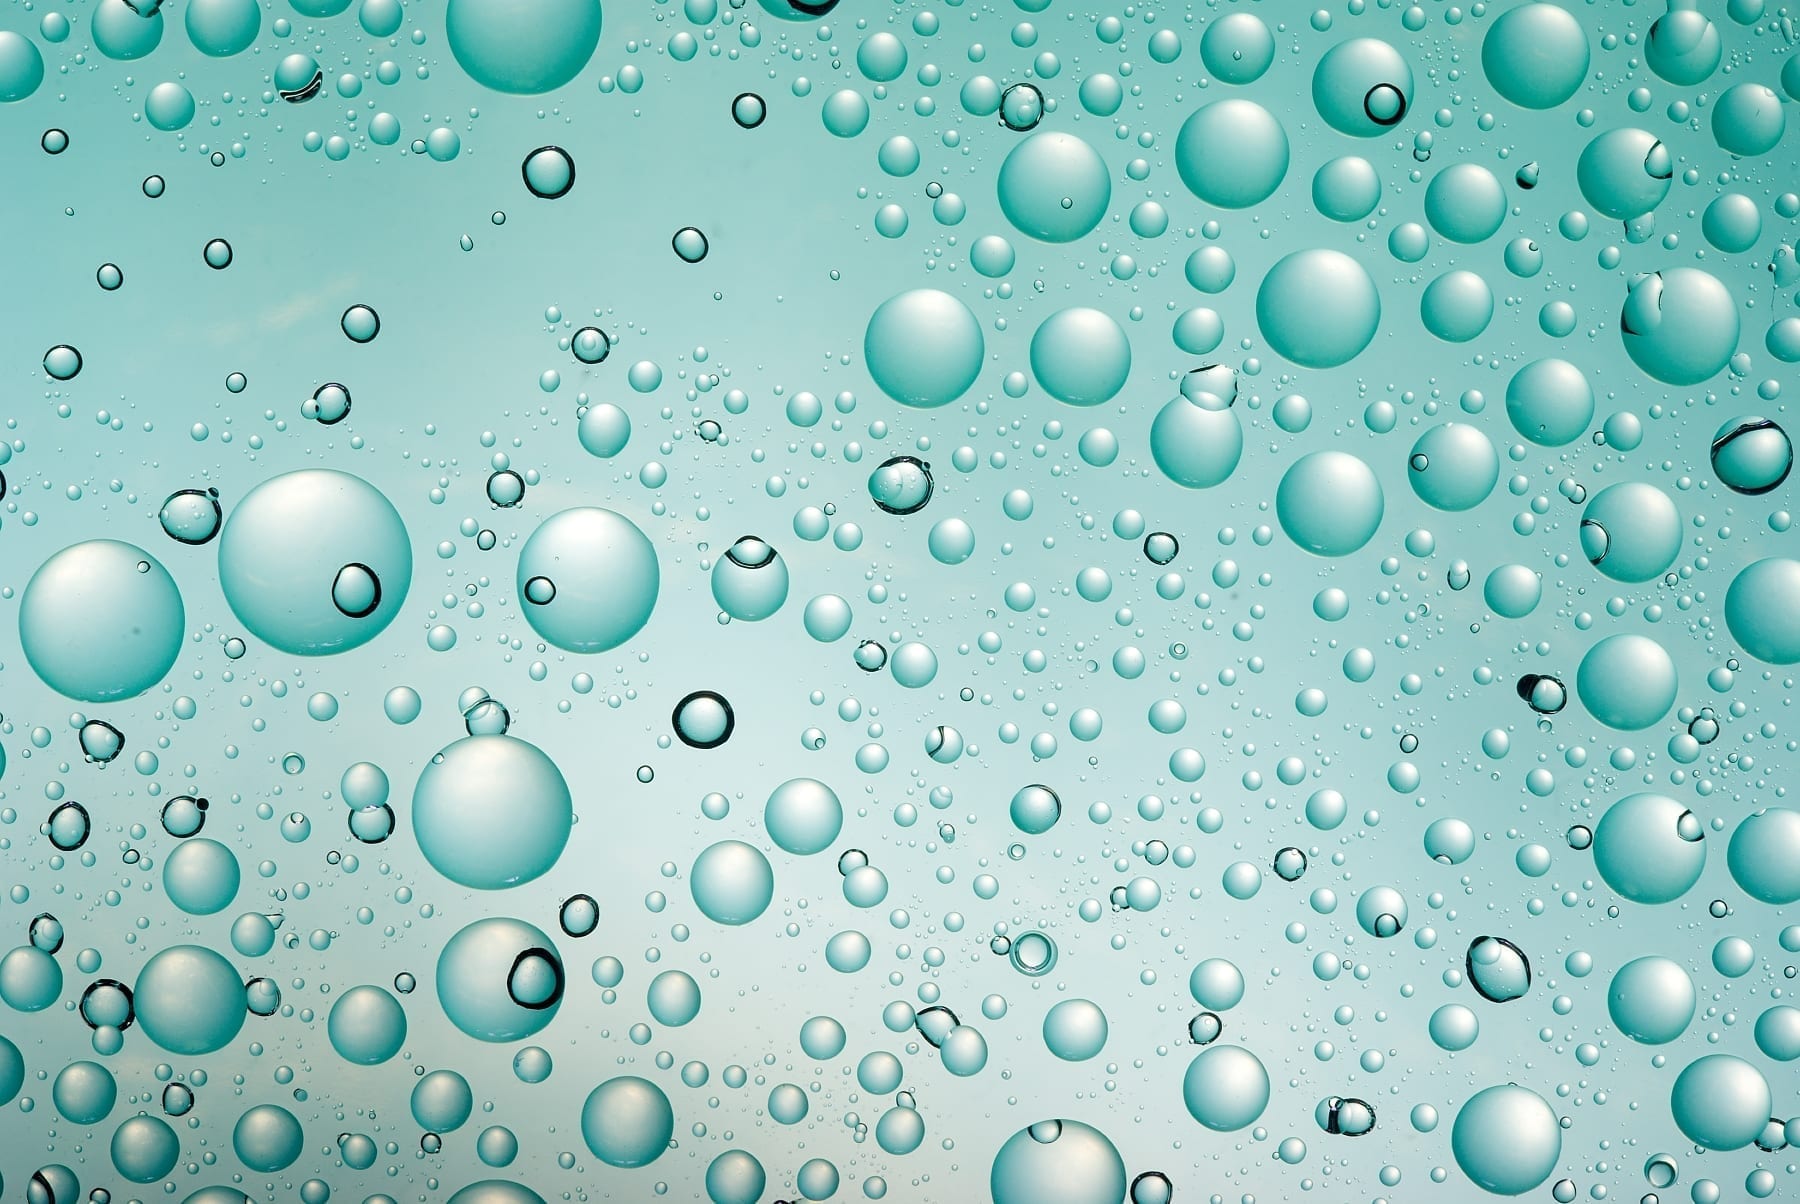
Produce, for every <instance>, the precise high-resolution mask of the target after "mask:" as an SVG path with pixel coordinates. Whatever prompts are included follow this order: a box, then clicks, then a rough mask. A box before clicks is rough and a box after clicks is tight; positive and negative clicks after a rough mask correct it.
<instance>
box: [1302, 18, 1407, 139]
mask: <svg viewBox="0 0 1800 1204" xmlns="http://www.w3.org/2000/svg"><path fill="white" fill-rule="evenodd" d="M1412 94H1413V74H1412V68H1411V67H1409V66H1407V63H1406V60H1405V59H1404V58H1402V57H1401V55H1400V52H1399V51H1398V50H1395V49H1394V48H1393V47H1392V46H1390V45H1388V44H1387V43H1386V42H1383V41H1381V40H1379V39H1377V38H1351V39H1350V40H1349V41H1347V42H1339V43H1338V44H1337V45H1335V46H1333V47H1332V48H1331V49H1330V50H1327V51H1326V52H1325V54H1324V55H1323V56H1322V57H1321V58H1320V59H1319V65H1318V66H1317V67H1315V68H1314V69H1313V79H1312V98H1313V107H1315V108H1316V109H1318V110H1319V116H1321V117H1323V118H1324V119H1325V123H1326V124H1327V125H1329V126H1330V127H1331V128H1332V129H1334V130H1337V131H1338V132H1339V133H1341V134H1351V135H1354V136H1355V137H1358V138H1376V137H1380V136H1381V135H1382V134H1385V133H1387V132H1388V131H1389V130H1391V129H1393V128H1394V127H1395V126H1396V125H1398V124H1400V122H1401V121H1402V120H1403V119H1404V118H1405V117H1406V110H1407V108H1408V107H1409V106H1410V105H1411V104H1412Z"/></svg>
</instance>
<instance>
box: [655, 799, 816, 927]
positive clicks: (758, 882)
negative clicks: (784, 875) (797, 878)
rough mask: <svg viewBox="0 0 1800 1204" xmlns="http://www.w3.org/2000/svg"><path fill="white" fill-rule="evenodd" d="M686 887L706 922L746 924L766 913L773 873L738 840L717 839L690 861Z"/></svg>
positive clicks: (763, 859)
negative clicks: (692, 864)
mask: <svg viewBox="0 0 1800 1204" xmlns="http://www.w3.org/2000/svg"><path fill="white" fill-rule="evenodd" d="M833 801H834V802H835V796H834V798H833ZM835 836H836V833H835V832H834V833H833V837H835ZM688 885H689V888H690V889H691V890H692V891H693V893H694V904H695V905H696V906H697V907H699V908H700V911H701V913H702V914H704V915H705V916H706V918H707V919H709V920H712V921H713V922H714V923H716V924H730V925H741V924H748V923H750V922H751V921H752V920H754V919H756V918H757V917H758V916H760V915H762V913H763V912H764V911H767V910H768V907H769V902H770V900H772V899H773V898H774V897H775V871H774V869H773V868H772V867H771V866H770V865H769V859H768V858H767V857H764V856H763V855H762V853H761V852H760V851H758V850H757V849H756V848H755V847H753V846H751V845H747V844H745V843H744V842H743V841H741V840H721V841H719V842H718V843H717V844H714V845H709V846H708V847H707V848H705V849H703V850H702V851H701V853H700V855H699V856H698V857H696V858H695V859H694V869H693V872H692V873H691V874H689V875H688Z"/></svg>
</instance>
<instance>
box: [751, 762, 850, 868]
mask: <svg viewBox="0 0 1800 1204" xmlns="http://www.w3.org/2000/svg"><path fill="white" fill-rule="evenodd" d="M843 826H844V807H843V804H842V803H840V802H839V801H838V796H837V792H836V791H834V790H832V788H831V787H829V786H827V785H826V784H825V783H823V782H820V781H816V780H814V779H813V778H792V779H790V780H788V781H786V782H783V783H782V784H781V785H779V786H777V787H775V789H774V791H773V792H772V793H771V794H770V795H769V802H768V805H767V806H766V807H765V808H764V809H763V828H764V829H765V830H766V831H767V832H768V833H769V839H770V840H773V841H774V842H775V843H776V844H777V845H779V846H781V847H782V848H783V849H786V850H787V851H788V852H790V853H794V854H796V855H798V856H802V857H804V856H808V855H810V854H813V853H820V852H823V851H824V850H825V849H827V848H829V847H830V846H831V842H832V841H834V840H836V839H837V838H838V832H839V831H840V830H842V828H843Z"/></svg>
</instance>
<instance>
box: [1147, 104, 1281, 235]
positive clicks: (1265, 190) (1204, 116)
mask: <svg viewBox="0 0 1800 1204" xmlns="http://www.w3.org/2000/svg"><path fill="white" fill-rule="evenodd" d="M1287 169H1288V137H1287V131H1286V130H1284V129H1282V127H1281V122H1280V121H1279V120H1277V119H1276V117H1275V114H1273V113H1271V112H1269V110H1267V109H1265V108H1263V107H1262V106H1261V105H1259V104H1257V103H1256V102H1255V101H1253V100H1244V99H1241V98H1238V97H1233V98H1231V99H1228V100H1215V101H1213V102H1212V103H1211V104H1205V105H1201V106H1200V107H1199V108H1198V109H1195V110H1194V111H1193V113H1191V114H1190V115H1189V116H1188V119H1187V120H1186V121H1184V122H1182V125H1181V132H1180V133H1179V134H1177V135H1176V137H1175V170H1176V171H1177V172H1179V173H1180V175H1181V182H1182V183H1183V184H1186V185H1187V187H1188V191H1189V192H1191V193H1193V194H1194V195H1195V196H1197V197H1199V198H1200V199H1201V200H1203V201H1205V202H1206V203H1207V204H1209V205H1214V206H1217V207H1218V208H1220V209H1247V208H1249V207H1250V206H1252V205H1258V204H1261V203H1262V202H1263V201H1266V200H1268V199H1269V197H1271V196H1273V195H1274V193H1275V190H1276V189H1277V188H1279V187H1281V181H1282V179H1283V177H1285V176H1286V175H1287Z"/></svg>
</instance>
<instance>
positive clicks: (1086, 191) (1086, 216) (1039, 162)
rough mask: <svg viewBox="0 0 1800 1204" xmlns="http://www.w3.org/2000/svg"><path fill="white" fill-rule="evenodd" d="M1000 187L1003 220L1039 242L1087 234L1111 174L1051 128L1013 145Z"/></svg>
mask: <svg viewBox="0 0 1800 1204" xmlns="http://www.w3.org/2000/svg"><path fill="white" fill-rule="evenodd" d="M1177 156H1178V157H1179V151H1177ZM998 187H999V196H1000V211H1001V212H1002V213H1004V214H1006V220H1007V221H1009V222H1011V223H1012V224H1013V226H1014V228H1015V229H1017V230H1018V231H1019V232H1020V233H1023V234H1028V235H1030V236H1031V237H1032V238H1035V239H1038V240H1040V241H1042V242H1052V243H1062V242H1073V241H1075V240H1076V239H1078V238H1082V237H1084V236H1086V235H1087V234H1089V233H1090V232H1092V230H1093V229H1094V227H1095V226H1098V225H1099V224H1100V219H1102V218H1104V217H1105V216H1106V208H1107V206H1108V205H1109V204H1110V203H1111V201H1112V178H1111V176H1110V175H1109V174H1108V172H1107V170H1106V161H1105V160H1104V159H1102V158H1101V157H1100V152H1098V151H1096V150H1095V149H1094V148H1093V147H1092V146H1090V145H1089V144H1088V143H1087V142H1086V141H1084V140H1083V139H1081V138H1077V137H1076V136H1075V135H1073V134H1064V133H1056V132H1052V131H1049V130H1045V131H1041V132H1039V133H1035V134H1033V135H1031V137H1029V138H1027V139H1026V140H1025V141H1023V142H1021V143H1019V144H1018V145H1017V146H1015V147H1013V149H1012V150H1011V151H1010V152H1009V153H1008V154H1007V156H1006V159H1005V160H1004V161H1003V162H1002V163H1001V164H1000V174H999V181H998ZM971 320H972V319H971ZM978 329H979V328H978ZM871 358H872V357H871ZM978 358H979V357H978ZM878 383H879V382H878ZM884 387H885V386H884ZM965 387H966V386H965ZM889 392H890V394H892V391H891V390H889ZM959 392H960V390H959ZM896 400H901V401H904V400H905V398H902V397H897V396H896ZM914 404H918V403H914ZM934 404H942V403H934Z"/></svg>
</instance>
